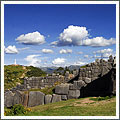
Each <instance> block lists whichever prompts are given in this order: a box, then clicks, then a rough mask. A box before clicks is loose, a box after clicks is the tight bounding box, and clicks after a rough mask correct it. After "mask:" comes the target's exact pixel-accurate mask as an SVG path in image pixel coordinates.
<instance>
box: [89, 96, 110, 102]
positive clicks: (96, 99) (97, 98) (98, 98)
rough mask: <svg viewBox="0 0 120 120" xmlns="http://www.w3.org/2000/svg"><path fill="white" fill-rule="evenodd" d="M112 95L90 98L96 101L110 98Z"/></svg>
mask: <svg viewBox="0 0 120 120" xmlns="http://www.w3.org/2000/svg"><path fill="white" fill-rule="evenodd" d="M110 98H111V97H109V96H106V97H96V98H90V100H94V101H101V100H108V99H110Z"/></svg>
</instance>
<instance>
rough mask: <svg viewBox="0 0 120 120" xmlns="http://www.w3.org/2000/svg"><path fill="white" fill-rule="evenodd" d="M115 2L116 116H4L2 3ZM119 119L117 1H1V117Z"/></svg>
mask: <svg viewBox="0 0 120 120" xmlns="http://www.w3.org/2000/svg"><path fill="white" fill-rule="evenodd" d="M5 4H116V116H4V5H5ZM96 118H97V119H119V1H1V119H96Z"/></svg>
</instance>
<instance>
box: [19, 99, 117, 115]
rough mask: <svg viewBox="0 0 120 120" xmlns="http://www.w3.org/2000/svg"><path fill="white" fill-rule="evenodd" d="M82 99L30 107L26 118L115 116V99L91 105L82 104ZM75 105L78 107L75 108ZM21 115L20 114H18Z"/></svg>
mask: <svg viewBox="0 0 120 120" xmlns="http://www.w3.org/2000/svg"><path fill="white" fill-rule="evenodd" d="M84 99H85V98H82V99H71V100H67V101H61V102H56V103H50V104H47V105H39V106H35V107H31V109H32V112H29V113H27V114H26V116H115V115H116V98H111V99H110V101H108V100H105V101H97V102H94V103H91V104H83V103H81V101H84ZM74 103H76V104H77V105H78V106H75V105H74ZM20 115H22V114H20Z"/></svg>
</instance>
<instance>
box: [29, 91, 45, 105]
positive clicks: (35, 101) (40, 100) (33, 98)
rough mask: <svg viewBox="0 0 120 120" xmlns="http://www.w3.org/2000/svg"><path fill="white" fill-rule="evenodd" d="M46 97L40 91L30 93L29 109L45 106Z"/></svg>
mask: <svg viewBox="0 0 120 120" xmlns="http://www.w3.org/2000/svg"><path fill="white" fill-rule="evenodd" d="M44 96H45V94H44V93H42V92H40V91H31V92H29V100H28V107H33V106H37V105H43V104H44Z"/></svg>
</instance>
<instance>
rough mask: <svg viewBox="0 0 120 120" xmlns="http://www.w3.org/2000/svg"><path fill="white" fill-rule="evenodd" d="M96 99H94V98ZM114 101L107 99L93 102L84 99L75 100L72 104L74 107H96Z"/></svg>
mask: <svg viewBox="0 0 120 120" xmlns="http://www.w3.org/2000/svg"><path fill="white" fill-rule="evenodd" d="M94 98H96V97H94ZM113 101H114V99H108V100H102V101H94V100H90V98H85V99H83V100H77V101H76V102H75V103H73V105H74V106H86V105H88V104H89V105H93V106H95V105H98V104H105V103H109V102H113Z"/></svg>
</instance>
